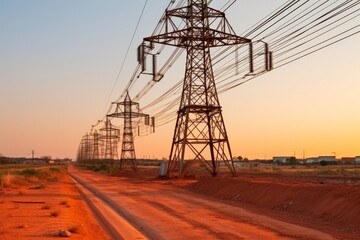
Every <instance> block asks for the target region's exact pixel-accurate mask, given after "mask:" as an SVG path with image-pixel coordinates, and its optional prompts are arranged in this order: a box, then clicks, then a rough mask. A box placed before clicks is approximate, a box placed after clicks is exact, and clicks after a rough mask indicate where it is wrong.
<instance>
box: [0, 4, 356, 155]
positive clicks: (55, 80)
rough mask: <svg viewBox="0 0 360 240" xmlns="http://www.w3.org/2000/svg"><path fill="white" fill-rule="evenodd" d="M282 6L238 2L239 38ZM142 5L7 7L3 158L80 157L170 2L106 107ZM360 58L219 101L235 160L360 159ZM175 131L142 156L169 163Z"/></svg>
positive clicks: (314, 60) (347, 49)
mask: <svg viewBox="0 0 360 240" xmlns="http://www.w3.org/2000/svg"><path fill="white" fill-rule="evenodd" d="M214 2H216V1H214ZM217 2H219V0H217ZM284 2H286V1H284V0H273V1H268V0H252V1H243V0H242V1H237V2H236V3H235V4H234V5H232V7H231V8H230V9H229V10H228V11H227V12H226V14H227V17H228V20H229V22H230V24H231V25H232V26H233V28H234V30H235V32H236V33H239V34H240V33H242V32H243V31H244V30H245V29H247V28H249V27H251V26H252V25H253V24H254V23H255V22H257V21H258V20H260V19H262V18H263V17H264V16H265V15H267V14H268V13H270V12H272V11H273V10H274V9H275V8H277V7H278V6H280V5H281V4H283V3H284ZM144 3H145V1H144V0H141V1H140V0H136V1H115V0H107V1H94V0H77V1H71V0H62V1H54V0H33V1H28V0H22V1H21V0H11V1H10V0H9V1H5V0H3V1H0V153H1V154H3V155H5V156H13V157H16V156H25V157H30V156H31V151H32V150H35V153H36V156H45V155H50V156H52V157H54V158H56V157H60V158H64V157H70V158H75V156H76V150H77V148H78V145H79V142H80V140H81V137H82V135H84V134H85V133H86V132H87V131H89V129H90V127H91V125H92V124H95V123H96V122H97V120H98V119H101V118H102V117H103V116H104V114H105V112H106V110H107V108H108V105H109V104H110V102H111V101H113V100H115V99H117V98H118V97H119V96H120V94H121V92H122V91H123V90H124V87H125V85H126V83H127V82H128V80H129V78H130V76H131V74H132V72H133V69H134V68H135V66H136V47H137V45H138V44H139V43H141V41H142V38H144V37H147V36H150V35H151V33H152V32H153V29H154V28H155V26H156V24H157V22H158V21H159V19H160V17H161V15H162V13H163V11H164V9H165V8H166V6H167V5H168V3H169V0H149V1H148V3H147V6H146V8H145V12H144V15H143V18H142V20H141V22H140V25H139V28H138V31H137V33H136V35H135V38H134V41H133V44H132V46H131V47H130V50H129V55H128V58H127V59H126V61H125V65H124V68H123V71H122V72H121V75H120V79H119V81H118V82H117V83H116V85H115V88H114V91H113V92H112V94H111V96H110V101H108V99H109V94H110V93H111V90H112V87H113V85H114V82H115V79H116V76H117V74H118V72H119V69H120V66H121V64H122V61H123V59H124V55H125V53H126V51H127V48H128V46H129V43H130V39H131V36H132V33H133V31H134V29H135V26H136V23H137V21H138V18H139V15H140V12H141V10H142V8H143V6H144ZM359 54H360V36H359V35H357V36H355V37H352V38H349V39H347V40H345V41H342V42H340V43H338V44H336V45H333V46H331V47H328V48H326V49H324V50H322V51H319V52H317V53H314V54H312V55H310V56H307V57H305V58H303V59H301V60H299V61H296V62H294V63H292V64H289V65H287V66H285V67H282V68H279V69H276V70H274V71H272V72H269V73H266V74H264V75H263V76H261V77H259V78H257V79H255V80H253V81H250V82H249V83H247V84H244V85H241V86H239V87H237V88H235V89H232V90H230V91H228V92H226V93H224V94H221V95H220V103H221V105H222V107H223V116H224V120H225V125H226V128H227V131H228V135H229V139H230V144H231V148H232V152H233V155H235V156H238V155H241V156H243V157H248V158H251V159H252V158H271V157H272V156H279V155H285V156H293V155H294V154H295V155H296V157H298V158H302V157H303V155H305V157H312V156H319V155H334V154H336V156H337V157H351V156H358V155H360V60H359ZM182 58H184V55H183V56H182ZM179 63H180V65H179V66H177V68H176V69H179V70H178V72H177V75H178V76H182V75H183V73H184V66H183V65H181V63H183V61H180V62H179ZM166 77H167V76H165V77H164V79H163V80H162V81H166V80H167V78H166ZM144 81H145V80H144ZM130 94H131V93H130ZM150 94H155V95H159V96H160V95H161V94H162V93H161V92H151V93H150ZM141 104H142V103H141V102H140V106H141ZM174 125H175V122H171V123H169V124H167V125H165V126H162V127H160V128H157V129H156V133H154V134H151V135H149V136H146V137H138V138H136V143H135V144H136V154H137V156H138V157H157V158H161V157H168V155H169V152H170V147H171V139H172V134H173V129H174Z"/></svg>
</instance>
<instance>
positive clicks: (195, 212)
mask: <svg viewBox="0 0 360 240" xmlns="http://www.w3.org/2000/svg"><path fill="white" fill-rule="evenodd" d="M69 173H70V174H72V175H73V176H75V177H76V179H77V180H79V181H80V183H82V184H84V185H85V186H86V187H87V188H88V189H90V190H91V191H93V192H95V193H96V195H97V196H100V198H102V199H103V200H105V201H106V202H107V203H108V204H109V205H110V206H111V207H112V208H113V209H116V211H117V212H118V213H119V214H121V215H122V216H123V217H124V218H125V219H126V220H127V221H129V222H130V223H131V224H132V225H133V226H134V227H135V228H136V229H137V230H139V231H140V232H141V233H142V234H144V235H145V236H146V237H148V238H150V239H336V238H338V236H337V237H336V238H335V237H333V236H332V235H331V234H328V233H325V232H323V231H320V230H316V229H314V228H311V227H304V226H300V225H299V224H292V223H289V222H287V221H284V220H278V219H275V218H273V217H269V216H265V215H263V214H261V213H259V211H257V212H254V211H251V210H247V209H245V208H243V207H241V206H237V205H236V206H235V205H231V204H227V203H226V201H217V200H214V199H211V198H208V197H205V196H202V195H200V194H196V193H193V192H191V191H188V190H185V189H183V188H180V187H178V186H175V185H173V184H171V183H170V182H167V181H146V180H134V179H129V178H126V177H110V176H105V175H100V174H96V173H92V172H88V171H83V170H79V169H77V168H75V167H72V166H71V167H69Z"/></svg>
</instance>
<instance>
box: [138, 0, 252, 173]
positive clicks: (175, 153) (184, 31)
mask: <svg viewBox="0 0 360 240" xmlns="http://www.w3.org/2000/svg"><path fill="white" fill-rule="evenodd" d="M177 19H178V20H181V21H183V22H184V23H185V27H183V28H181V29H179V28H178V27H177V26H179V25H180V24H177V22H179V21H177ZM176 21H177V22H176ZM180 26H183V25H180ZM144 41H148V42H151V43H162V44H166V45H172V46H177V47H181V48H185V49H186V51H187V57H186V71H185V77H184V83H183V91H182V97H181V102H180V107H179V110H178V113H177V114H178V116H177V121H176V126H175V130H174V137H173V142H172V147H171V152H170V157H169V163H168V167H167V174H168V176H170V175H172V174H173V173H174V172H175V171H176V170H179V175H180V176H182V175H184V174H185V172H186V171H187V170H188V168H189V167H190V166H191V165H192V164H193V163H195V162H196V161H200V162H202V163H203V165H204V166H205V167H206V168H207V169H208V170H209V171H210V172H211V174H212V175H213V176H216V175H217V172H218V167H219V162H218V161H219V160H223V161H224V162H225V164H226V166H227V167H228V168H229V169H230V171H231V173H232V174H233V175H235V168H234V164H233V162H232V154H231V149H230V145H229V139H228V136H227V133H226V129H225V124H224V120H223V116H222V112H221V106H220V103H219V99H218V95H217V91H216V86H215V79H214V74H213V70H212V63H211V56H210V48H212V47H219V46H228V45H236V44H248V43H250V42H251V40H249V39H246V38H242V37H239V36H237V35H236V34H235V32H234V30H233V29H232V27H231V26H230V25H229V23H228V21H227V20H226V18H225V14H224V13H223V12H220V11H218V10H215V9H213V8H210V7H209V6H208V1H207V0H188V6H185V7H181V8H177V9H172V10H168V11H167V12H166V15H165V28H164V32H163V33H161V34H159V35H156V36H151V37H147V38H144ZM185 158H189V159H188V160H192V161H191V162H189V163H187V164H186V165H185Z"/></svg>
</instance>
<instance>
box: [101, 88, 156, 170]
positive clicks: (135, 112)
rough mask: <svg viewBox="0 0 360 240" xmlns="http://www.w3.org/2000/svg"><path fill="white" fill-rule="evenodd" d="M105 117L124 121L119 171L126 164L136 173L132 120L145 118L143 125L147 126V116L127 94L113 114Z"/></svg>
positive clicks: (117, 104)
mask: <svg viewBox="0 0 360 240" xmlns="http://www.w3.org/2000/svg"><path fill="white" fill-rule="evenodd" d="M107 116H108V117H113V118H123V119H124V131H123V138H122V147H121V158H120V169H122V168H123V166H124V165H125V164H128V165H130V167H131V168H132V169H133V170H134V171H136V169H137V165H136V155H135V145H134V136H133V127H132V120H133V119H134V118H138V117H145V119H146V120H145V123H147V124H148V122H149V115H147V114H144V113H141V112H140V108H139V103H136V102H133V101H131V99H130V96H129V93H128V92H127V93H126V96H125V99H124V101H123V102H118V103H116V109H115V112H114V113H111V114H109V115H107Z"/></svg>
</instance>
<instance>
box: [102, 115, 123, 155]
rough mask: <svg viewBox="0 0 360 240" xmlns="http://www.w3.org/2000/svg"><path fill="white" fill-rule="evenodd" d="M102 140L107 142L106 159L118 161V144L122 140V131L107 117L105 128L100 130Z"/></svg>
mask: <svg viewBox="0 0 360 240" xmlns="http://www.w3.org/2000/svg"><path fill="white" fill-rule="evenodd" d="M100 132H101V140H105V153H104V159H106V160H116V159H117V158H118V151H117V149H118V143H119V139H120V130H119V129H117V128H115V127H114V126H113V125H112V124H111V121H110V119H108V117H106V121H105V126H104V127H103V128H101V129H100Z"/></svg>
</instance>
